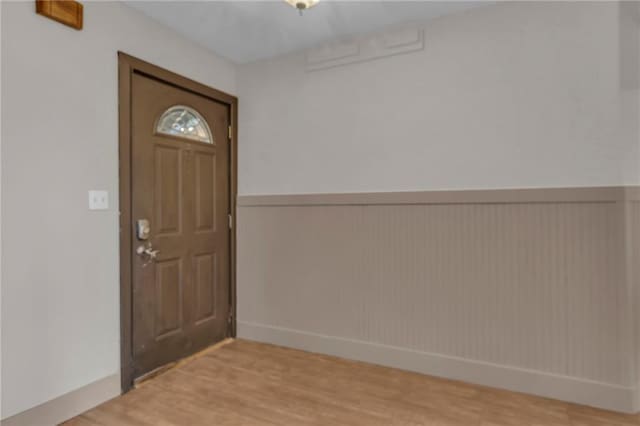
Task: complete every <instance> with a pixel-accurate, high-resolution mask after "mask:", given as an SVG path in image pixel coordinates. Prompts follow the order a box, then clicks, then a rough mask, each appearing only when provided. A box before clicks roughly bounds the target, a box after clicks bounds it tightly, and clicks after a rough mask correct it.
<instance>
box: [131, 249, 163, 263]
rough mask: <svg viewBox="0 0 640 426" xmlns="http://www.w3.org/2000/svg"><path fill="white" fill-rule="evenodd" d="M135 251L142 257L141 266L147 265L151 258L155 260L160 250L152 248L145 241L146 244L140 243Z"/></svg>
mask: <svg viewBox="0 0 640 426" xmlns="http://www.w3.org/2000/svg"><path fill="white" fill-rule="evenodd" d="M136 253H138V255H139V256H140V257H141V258H142V259H143V261H144V264H143V265H142V266H147V265H148V264H149V263H150V262H151V261H152V260H156V258H157V257H158V253H160V250H154V249H153V247H152V246H151V243H147V244H146V245H141V246H139V247H138V248H137V249H136Z"/></svg>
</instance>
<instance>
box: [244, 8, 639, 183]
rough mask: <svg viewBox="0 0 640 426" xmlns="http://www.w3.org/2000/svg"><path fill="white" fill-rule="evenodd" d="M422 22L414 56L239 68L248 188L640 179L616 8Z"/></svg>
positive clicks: (481, 11)
mask: <svg viewBox="0 0 640 426" xmlns="http://www.w3.org/2000/svg"><path fill="white" fill-rule="evenodd" d="M424 28H425V49H424V50H423V51H421V52H417V53H410V54H406V55H399V56H394V57H388V58H384V59H380V60H376V61H372V62H365V63H360V64H353V65H348V66H343V67H338V68H333V69H327V70H322V71H317V72H311V73H306V72H305V71H304V62H305V60H304V54H302V53H301V54H294V55H290V56H287V57H284V58H279V59H276V60H271V61H262V62H257V63H253V64H248V65H245V66H241V67H239V74H238V90H239V93H240V99H241V114H240V126H239V130H240V140H241V144H240V159H241V160H240V172H239V178H240V180H239V186H240V188H239V192H240V194H269V193H321V192H359V191H401V190H424V189H461V188H464V189H475V188H505V187H559V186H601V185H619V184H623V183H638V182H640V179H638V178H637V173H636V169H637V162H636V161H635V160H636V159H637V158H638V145H637V143H631V142H630V140H629V139H628V138H625V137H623V136H621V134H620V132H619V127H620V126H619V123H620V119H621V118H620V109H619V105H620V90H619V89H620V70H619V68H620V60H619V56H620V49H619V35H620V34H619V33H620V32H619V13H618V4H617V3H612V2H599V3H598V2H595V3H588V2H556V3H553V2H550V3H543V2H512V3H504V4H498V5H495V6H486V7H482V8H478V9H474V10H471V11H467V12H464V13H462V14H458V15H450V16H446V17H443V18H439V19H437V20H434V21H431V22H427V23H425V24H424Z"/></svg>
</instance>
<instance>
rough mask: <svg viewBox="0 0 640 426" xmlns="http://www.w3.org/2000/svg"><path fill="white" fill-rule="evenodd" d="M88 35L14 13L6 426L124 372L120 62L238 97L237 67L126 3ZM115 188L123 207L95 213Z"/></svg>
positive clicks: (93, 12)
mask: <svg viewBox="0 0 640 426" xmlns="http://www.w3.org/2000/svg"><path fill="white" fill-rule="evenodd" d="M83 3H84V13H85V15H84V20H85V21H84V29H83V30H82V31H80V32H78V31H75V30H73V29H70V28H67V27H64V26H62V25H60V24H58V23H56V22H54V21H51V20H48V19H45V18H43V17H41V16H38V15H36V14H35V11H34V3H33V2H32V1H29V2H21V3H7V2H2V87H3V89H4V90H3V92H2V122H3V124H4V126H3V127H2V219H3V222H2V234H3V240H2V264H3V265H4V266H5V267H4V268H3V270H2V406H3V413H2V415H3V417H8V416H11V415H13V414H16V413H18V412H21V411H23V410H25V409H28V408H30V407H33V406H35V405H37V404H40V403H43V402H45V401H47V400H50V399H52V398H54V397H57V396H59V395H62V394H65V393H67V392H69V391H72V390H74V389H77V388H79V387H82V386H84V385H87V384H89V383H91V382H93V381H96V380H99V379H101V378H104V377H106V376H109V375H113V374H117V373H118V372H119V368H120V360H119V338H120V332H119V291H118V286H119V284H118V282H119V278H118V213H117V211H118V208H117V200H118V193H117V184H118V136H117V135H118V133H117V132H118V116H117V111H118V110H117V102H118V99H117V54H116V52H117V51H118V50H122V51H125V52H126V53H129V54H131V55H134V56H137V57H139V58H141V59H144V60H147V61H150V62H152V63H155V64H157V65H160V66H163V67H165V68H168V69H170V70H172V71H175V72H177V73H180V74H183V75H185V76H187V77H190V78H193V79H195V80H197V81H200V82H202V83H204V84H207V85H210V86H213V87H216V88H218V89H221V90H224V91H227V92H231V93H233V92H235V90H236V86H235V70H234V67H233V66H232V65H231V64H229V63H227V62H225V61H224V60H222V59H219V58H217V57H215V56H214V55H212V54H211V53H209V52H207V51H205V50H204V49H202V48H199V47H197V46H195V45H193V44H191V43H189V42H187V41H186V40H184V39H182V38H180V37H179V36H177V35H176V34H175V33H173V32H171V31H169V30H167V29H165V28H164V27H162V26H160V25H159V24H156V23H155V22H153V21H151V20H149V19H148V18H146V17H144V16H143V15H141V14H140V13H139V12H137V11H134V10H132V9H129V8H128V7H125V6H123V5H121V4H119V3H117V2H83ZM89 189H107V190H109V192H110V198H111V199H110V202H111V208H110V209H109V211H104V212H90V211H88V209H87V191H88V190H89Z"/></svg>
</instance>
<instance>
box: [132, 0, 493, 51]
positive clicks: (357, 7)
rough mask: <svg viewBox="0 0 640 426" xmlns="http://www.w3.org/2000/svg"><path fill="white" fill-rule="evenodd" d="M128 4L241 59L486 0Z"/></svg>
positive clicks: (145, 2) (203, 44) (420, 17)
mask: <svg viewBox="0 0 640 426" xmlns="http://www.w3.org/2000/svg"><path fill="white" fill-rule="evenodd" d="M125 3H126V4H127V5H129V6H131V7H133V8H135V9H138V10H140V11H141V12H143V13H144V14H146V15H148V16H150V17H151V18H153V19H155V20H157V21H159V22H161V23H163V24H165V25H167V26H169V27H170V28H173V29H174V30H175V31H177V32H179V33H181V34H182V35H184V36H186V37H187V38H189V39H191V40H193V41H195V42H197V43H199V44H200V45H202V46H205V47H207V48H208V49H210V50H212V51H213V52H215V53H217V54H219V55H221V56H224V57H226V58H227V59H230V60H231V61H233V62H236V63H247V62H252V61H255V60H258V59H264V58H269V57H273V56H278V55H282V54H285V53H289V52H292V51H296V50H300V49H304V48H308V47H311V46H315V45H318V44H322V43H323V42H327V41H330V40H335V39H340V38H345V37H349V36H353V35H357V34H363V33H369V32H375V31H377V30H379V29H382V28H385V27H389V26H394V25H399V24H403V23H408V22H412V21H423V20H427V19H432V18H436V17H438V16H442V15H446V14H449V13H455V12H458V11H461V10H465V9H469V8H471V7H474V6H478V5H481V4H482V2H480V1H477V0H476V1H389V0H387V1H381V0H369V1H346V0H343V1H328V0H321V1H320V3H319V4H318V5H317V6H315V7H314V8H312V9H309V10H307V11H306V12H305V13H304V14H303V16H299V15H298V12H297V11H296V10H295V9H294V8H292V7H291V6H289V5H288V4H287V3H285V2H284V1H283V0H275V1H140V0H137V1H136V0H127V1H125Z"/></svg>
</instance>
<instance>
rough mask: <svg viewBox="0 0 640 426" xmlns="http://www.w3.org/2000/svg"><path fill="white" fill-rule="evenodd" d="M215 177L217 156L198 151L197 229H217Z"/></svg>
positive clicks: (196, 188) (196, 172)
mask: <svg viewBox="0 0 640 426" xmlns="http://www.w3.org/2000/svg"><path fill="white" fill-rule="evenodd" d="M215 178H216V158H215V155H213V154H209V153H203V152H198V153H196V155H195V193H196V200H195V201H196V205H195V207H196V208H195V213H196V217H195V220H196V229H197V230H198V231H215V223H216V219H215V214H216V208H215V201H216V199H215V197H214V194H215V190H214V188H215V184H216V183H215Z"/></svg>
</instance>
